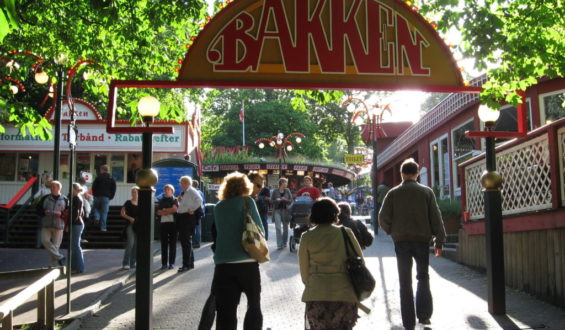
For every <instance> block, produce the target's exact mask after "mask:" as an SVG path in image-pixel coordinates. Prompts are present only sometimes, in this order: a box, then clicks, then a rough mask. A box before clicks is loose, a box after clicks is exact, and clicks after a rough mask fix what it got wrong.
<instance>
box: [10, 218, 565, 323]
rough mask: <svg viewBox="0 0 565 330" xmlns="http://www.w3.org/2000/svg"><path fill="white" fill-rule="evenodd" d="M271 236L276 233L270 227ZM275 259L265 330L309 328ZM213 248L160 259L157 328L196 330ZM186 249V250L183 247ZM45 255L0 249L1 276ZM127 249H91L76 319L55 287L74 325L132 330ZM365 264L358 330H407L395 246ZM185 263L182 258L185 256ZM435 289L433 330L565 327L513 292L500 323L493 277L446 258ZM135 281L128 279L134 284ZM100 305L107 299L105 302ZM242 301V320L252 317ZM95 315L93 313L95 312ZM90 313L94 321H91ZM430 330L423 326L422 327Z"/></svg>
mask: <svg viewBox="0 0 565 330" xmlns="http://www.w3.org/2000/svg"><path fill="white" fill-rule="evenodd" d="M269 227H270V231H271V237H274V228H273V225H272V224H271V225H270V226H269ZM269 242H270V244H271V247H272V251H273V252H272V254H271V258H272V261H271V262H269V263H267V264H264V265H262V266H261V271H262V290H263V293H262V308H263V316H264V328H265V329H268V328H270V329H272V330H275V329H277V330H278V329H303V328H304V327H303V313H304V304H303V303H301V302H300V297H301V294H302V290H303V285H302V283H301V280H300V275H299V271H298V265H297V256H296V254H295V253H291V252H289V251H288V249H287V250H283V251H276V249H275V247H274V241H273V240H271V241H269ZM209 246H210V244H209V243H206V244H203V246H202V247H201V248H200V249H197V250H196V253H195V256H196V268H195V269H194V270H191V271H189V272H187V273H183V274H178V273H177V272H176V270H174V271H171V270H167V271H160V270H159V268H160V257H159V256H157V257H155V259H154V261H155V263H154V269H155V273H154V274H155V279H154V297H153V311H154V318H153V326H154V328H155V329H196V328H197V324H198V320H199V317H200V312H201V309H202V305H203V304H204V301H205V299H206V298H207V296H208V293H209V290H210V282H211V277H212V274H213V262H212V252H211V250H210V248H209ZM179 252H180V249H179ZM45 253H46V252H45V251H44V250H33V249H29V250H22V249H0V271H6V270H15V269H25V268H34V267H38V266H42V265H43V264H44V262H45V260H46V256H45ZM122 253H123V251H122V250H87V251H85V258H86V265H87V272H86V273H84V274H81V275H78V276H75V277H73V294H72V297H73V300H72V307H73V311H74V312H73V314H72V315H70V316H65V315H64V314H65V310H66V305H65V303H66V295H65V284H66V280H65V279H61V280H59V281H57V283H56V293H57V298H56V302H55V304H56V308H57V310H56V315H57V316H58V317H59V318H69V317H70V318H77V320H78V321H75V322H73V323H72V326H71V327H69V328H73V329H76V328H79V327H80V328H83V329H133V328H134V317H135V313H134V304H135V299H134V298H135V296H134V295H135V282H134V278H135V277H134V276H130V275H133V273H129V272H126V271H122V270H120V269H119V265H120V264H121V258H122ZM365 255H366V260H367V263H368V266H369V268H370V269H371V270H372V272H373V275H374V276H375V278H376V279H377V288H376V290H375V292H374V294H373V296H372V297H371V298H370V299H368V300H367V301H365V304H366V305H368V306H369V307H370V308H372V310H373V311H372V313H371V314H369V315H366V314H364V313H362V312H360V315H361V317H360V319H359V321H358V323H357V326H356V329H402V327H401V325H402V322H401V319H400V310H399V293H398V276H397V274H396V261H395V258H394V249H393V244H392V242H391V241H390V239H389V237H387V236H383V235H382V233H381V235H379V236H378V237H377V239H376V240H375V242H374V244H373V245H372V246H371V247H370V248H368V249H367V250H365ZM178 258H179V260H180V255H179V256H178ZM430 261H431V286H432V291H433V295H434V307H435V312H434V315H433V317H432V326H431V327H428V328H427V329H508V330H509V329H541V328H546V329H565V310H562V309H558V308H556V307H553V306H551V305H549V304H546V303H544V302H541V301H539V300H536V299H534V298H533V297H530V296H528V295H526V294H523V293H520V292H517V291H515V290H512V289H507V290H506V294H507V313H508V314H507V316H505V317H497V318H494V317H493V316H491V315H490V314H489V313H488V311H487V303H486V300H485V299H486V298H485V295H486V277H485V275H484V274H482V273H479V272H476V271H474V270H472V269H470V268H467V267H465V266H462V265H459V264H457V263H454V262H452V261H449V260H447V259H443V258H439V259H437V258H433V257H432V258H431V259H430ZM128 279H129V281H128ZM23 285H25V283H21V282H11V283H7V282H0V292H1V293H0V301H4V300H5V299H7V297H9V296H11V295H13V294H15V290H16V288H18V287H19V288H21V287H22V286H23ZM101 301H103V302H102V303H101ZM34 306H35V305H34V303H32V302H29V303H27V304H26V305H25V306H23V307H22V309H21V310H20V311H19V312H17V313H16V315H17V316H16V323H29V322H34V321H35V312H34V310H33V308H34ZM245 306H246V302H245V296H243V298H242V301H241V304H240V308H239V310H238V318H239V321H240V326H239V328H240V329H241V328H242V326H241V323H242V320H243V315H244V313H245ZM91 314H93V315H91ZM89 315H90V316H89ZM422 329H423V328H422Z"/></svg>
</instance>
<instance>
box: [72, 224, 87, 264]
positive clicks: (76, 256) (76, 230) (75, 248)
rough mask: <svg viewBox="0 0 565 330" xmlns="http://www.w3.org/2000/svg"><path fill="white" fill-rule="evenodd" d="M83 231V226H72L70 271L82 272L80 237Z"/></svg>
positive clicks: (82, 259) (82, 260) (82, 261)
mask: <svg viewBox="0 0 565 330" xmlns="http://www.w3.org/2000/svg"><path fill="white" fill-rule="evenodd" d="M83 230H84V224H82V223H81V224H78V225H73V241H72V242H71V248H72V252H73V255H72V260H71V270H78V271H79V272H81V273H82V272H84V257H83V255H82V248H81V247H80V235H82V231H83Z"/></svg>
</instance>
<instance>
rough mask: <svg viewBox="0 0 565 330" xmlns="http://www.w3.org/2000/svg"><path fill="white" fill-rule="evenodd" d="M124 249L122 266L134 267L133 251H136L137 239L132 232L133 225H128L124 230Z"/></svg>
mask: <svg viewBox="0 0 565 330" xmlns="http://www.w3.org/2000/svg"><path fill="white" fill-rule="evenodd" d="M126 237H127V240H126V247H125V249H124V259H123V260H122V266H124V267H125V266H130V267H131V268H133V267H135V251H136V249H137V237H136V235H135V233H134V231H133V225H132V224H128V227H127V228H126Z"/></svg>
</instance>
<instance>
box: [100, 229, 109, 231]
mask: <svg viewBox="0 0 565 330" xmlns="http://www.w3.org/2000/svg"><path fill="white" fill-rule="evenodd" d="M100 231H108V229H106V228H104V229H100Z"/></svg>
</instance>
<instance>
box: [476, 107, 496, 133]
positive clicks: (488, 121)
mask: <svg viewBox="0 0 565 330" xmlns="http://www.w3.org/2000/svg"><path fill="white" fill-rule="evenodd" d="M478 115H479V119H480V120H481V121H482V122H484V123H485V126H486V127H487V128H492V127H493V126H494V123H495V122H496V121H497V120H498V117H500V111H498V110H494V109H492V108H490V107H488V106H486V105H484V104H483V105H481V106H479V110H478Z"/></svg>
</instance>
